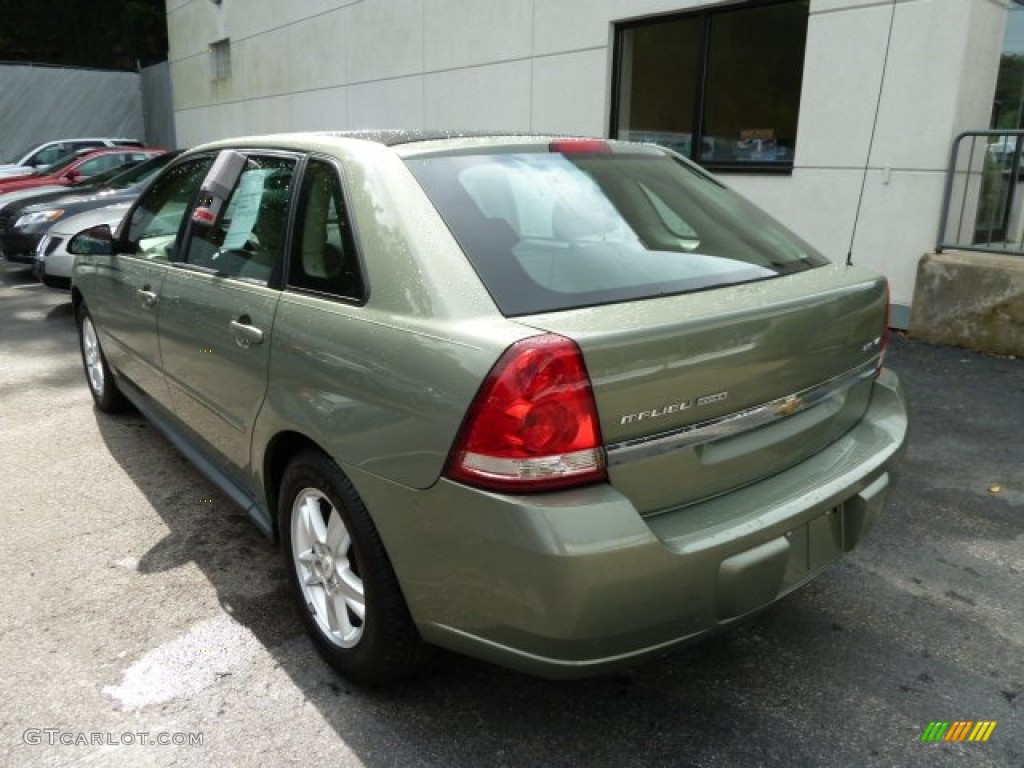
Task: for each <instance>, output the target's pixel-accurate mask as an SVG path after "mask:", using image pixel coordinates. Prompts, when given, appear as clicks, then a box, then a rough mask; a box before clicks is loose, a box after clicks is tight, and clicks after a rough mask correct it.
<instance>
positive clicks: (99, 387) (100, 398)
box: [75, 303, 128, 413]
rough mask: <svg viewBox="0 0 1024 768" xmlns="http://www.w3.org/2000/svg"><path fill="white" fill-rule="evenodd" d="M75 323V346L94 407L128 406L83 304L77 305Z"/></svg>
mask: <svg viewBox="0 0 1024 768" xmlns="http://www.w3.org/2000/svg"><path fill="white" fill-rule="evenodd" d="M75 320H76V322H77V324H78V349H79V351H80V352H81V353H82V368H83V369H84V371H85V381H86V383H87V384H88V385H89V392H90V394H92V399H93V402H95V403H96V407H97V408H98V409H99V410H101V411H103V412H104V413H116V412H118V411H123V410H125V408H127V407H128V401H127V400H126V399H125V397H124V395H123V394H121V390H120V389H118V388H117V382H116V381H115V380H114V375H113V373H111V371H110V366H109V365H107V358H106V357H105V356H104V354H103V348H102V347H101V346H100V338H99V335H98V333H97V332H96V326H95V325H94V324H93V322H92V317H91V316H90V315H89V310H88V309H86V307H85V304H84V303H82V304H79V305H78V313H77V315H76V317H75Z"/></svg>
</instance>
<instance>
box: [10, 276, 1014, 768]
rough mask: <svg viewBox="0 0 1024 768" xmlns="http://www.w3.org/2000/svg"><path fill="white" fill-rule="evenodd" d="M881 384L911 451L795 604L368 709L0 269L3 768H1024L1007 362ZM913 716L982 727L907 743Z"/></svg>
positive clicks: (222, 501) (451, 682) (911, 368)
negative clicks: (651, 655) (842, 554)
mask: <svg viewBox="0 0 1024 768" xmlns="http://www.w3.org/2000/svg"><path fill="white" fill-rule="evenodd" d="M889 365H890V367H892V368H893V369H895V370H896V371H897V372H899V373H900V375H901V376H902V377H903V379H904V382H905V383H906V386H907V388H908V390H909V393H910V396H911V400H912V407H913V426H912V438H911V445H910V448H909V451H908V453H907V455H906V458H905V459H904V461H903V463H902V465H901V469H900V472H899V475H898V477H897V479H896V483H895V488H894V490H893V493H892V495H891V496H890V501H889V504H888V508H887V511H886V513H885V515H884V517H883V518H882V519H881V520H880V522H879V524H878V525H877V526H876V527H875V529H874V530H873V531H872V532H871V535H870V536H869V537H868V538H867V540H866V541H864V542H863V543H862V544H861V546H860V548H859V549H858V550H856V551H855V552H853V553H852V554H851V555H850V556H848V557H847V558H846V559H845V560H844V561H843V562H842V563H841V564H840V565H838V566H837V567H835V568H833V569H832V570H830V571H829V572H827V573H826V574H824V575H823V576H822V577H821V578H819V579H818V580H816V581H815V582H813V583H812V584H810V585H809V586H807V587H805V588H804V589H802V590H800V591H798V592H797V593H795V594H794V595H791V596H790V597H788V598H787V599H785V600H784V601H782V602H781V603H779V604H778V605H776V606H774V607H773V608H771V609H770V610H768V611H766V612H764V613H762V614H760V615H759V616H757V617H756V618H754V619H752V620H750V621H748V622H746V623H744V624H742V625H741V626H738V627H736V628H734V629H733V630H732V631H729V632H727V633H724V634H721V635H719V636H716V637H714V638H712V639H710V640H708V641H706V642H703V643H700V644H698V645H693V646H690V647H688V648H685V649H683V650H680V651H678V652H676V653H673V654H672V655H670V656H668V657H666V658H664V659H660V660H657V661H654V662H651V663H648V664H644V665H643V666H640V667H636V668H635V669H632V670H630V671H628V672H625V673H621V674H616V675H612V676H607V677H601V678H596V679H591V680H584V681H579V682H572V683H557V682H548V681H544V680H538V679H533V678H530V677H526V676H524V675H520V674H517V673H515V672H510V671H507V670H503V669H500V668H498V667H494V666H491V665H488V664H485V663H482V662H477V661H473V660H470V659H466V658H463V657H459V656H456V655H454V654H447V653H438V654H437V656H436V658H435V659H434V660H433V661H432V663H431V664H430V665H429V666H428V667H427V668H426V669H425V670H424V671H423V672H422V673H420V674H419V675H417V676H416V677H415V678H413V679H411V680H409V681H407V682H405V683H403V684H401V685H399V686H396V687H393V688H388V689H379V690H366V689H361V688H358V687H354V686H352V685H350V684H349V683H347V682H346V681H345V680H344V679H342V678H340V677H338V676H337V675H335V674H334V673H333V672H332V671H331V670H330V669H329V668H328V667H326V665H325V664H324V663H323V662H321V661H320V659H319V657H318V656H317V655H316V653H315V652H314V651H313V649H312V647H311V645H310V643H309V642H308V641H307V639H306V636H305V634H304V633H303V631H302V628H301V626H300V624H299V621H298V619H297V618H296V617H295V616H294V615H293V613H292V609H291V606H290V603H289V601H288V599H287V593H286V581H285V570H284V566H283V564H282V560H281V557H280V554H279V553H278V551H277V550H276V548H275V547H274V546H273V545H271V544H270V543H268V542H267V541H266V540H265V539H264V538H263V537H262V536H261V534H259V533H258V532H257V530H256V529H255V528H254V527H253V526H252V525H251V524H250V523H249V522H248V520H247V518H246V517H245V515H244V514H243V513H242V510H240V509H239V508H237V507H236V506H234V505H233V504H232V503H231V502H230V501H229V500H228V499H227V498H226V497H224V496H223V495H222V494H221V493H220V492H219V491H217V490H216V489H215V488H214V486H213V485H212V484H210V483H209V482H208V481H206V480H205V479H204V478H203V477H202V476H201V475H200V474H199V473H198V472H197V471H196V470H195V469H193V468H192V467H191V465H189V464H188V462H186V461H185V459H184V458H183V457H182V456H181V455H180V454H178V453H177V452H176V451H175V450H174V448H173V447H171V445H170V444H169V443H168V442H167V441H166V440H164V439H163V438H162V437H161V436H160V435H159V434H158V433H157V432H156V431H155V430H154V429H153V428H152V427H150V426H149V425H148V423H147V422H146V421H145V420H144V419H142V418H141V417H140V416H138V415H137V414H127V415H123V416H118V417H110V416H106V415H103V414H100V413H98V412H97V411H95V410H94V409H93V407H92V403H91V400H90V397H89V393H88V391H87V389H86V385H85V382H84V379H83V375H82V372H81V364H80V361H79V357H78V352H77V342H76V337H75V330H74V323H73V320H72V316H71V309H70V302H69V299H68V296H67V294H61V293H57V292H54V291H51V290H49V289H46V288H44V287H42V286H40V285H38V284H36V283H34V282H33V281H32V280H31V279H30V276H29V275H28V274H27V272H25V271H24V270H22V269H19V268H15V267H13V266H10V265H7V264H4V263H2V262H0V520H2V522H3V535H0V568H2V575H3V589H0V649H2V653H0V681H2V688H0V691H2V696H0V765H3V766H81V765H85V766H126V765H131V766H140V767H142V766H171V765H174V766H210V765H222V766H261V767H263V766H277V765H292V764H303V765H327V764H331V765H333V766H374V767H376V766H472V767H473V768H481V767H484V766H574V767H575V766H583V767H586V768H590V767H596V766H621V765H629V766H685V765H692V766H856V767H857V768H864V767H866V766H929V768H935V767H936V766H972V767H973V766H993V768H996V767H998V768H1024V717H1022V708H1024V589H1022V587H1024V362H1022V361H1020V360H1013V359H1005V358H997V357H989V356H985V355H980V354H976V353H973V352H968V351H964V350H960V349H953V348H940V347H932V346H928V345H925V344H922V343H919V342H915V341H913V340H910V339H907V338H905V337H902V336H899V335H896V336H894V338H893V340H892V344H891V350H890V355H889ZM934 721H943V722H946V721H948V722H953V721H972V722H978V721H995V723H996V725H995V727H994V728H993V729H992V731H991V734H990V736H989V739H988V741H985V742H981V743H973V742H937V743H932V742H922V740H921V736H922V734H923V733H924V731H925V730H926V728H928V726H929V724H930V723H931V722H934ZM161 742H166V743H161Z"/></svg>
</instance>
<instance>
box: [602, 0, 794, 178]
mask: <svg viewBox="0 0 1024 768" xmlns="http://www.w3.org/2000/svg"><path fill="white" fill-rule="evenodd" d="M808 5H809V2H808V0H784V1H782V2H774V3H769V4H758V5H755V6H752V7H751V6H746V5H744V6H733V7H729V8H723V9H716V10H709V11H704V12H700V13H693V14H686V15H681V16H674V17H670V18H667V19H666V18H659V19H657V20H654V21H644V22H641V23H636V24H624V25H621V26H620V27H619V28H618V29H617V30H616V41H615V55H616V74H615V86H614V87H615V98H614V109H613V115H612V127H611V133H612V135H613V136H615V137H617V138H621V139H630V140H633V141H648V142H652V143H655V144H662V145H664V146H666V147H669V148H670V149H673V150H675V151H676V152H679V153H680V154H682V155H684V156H685V157H688V158H689V159H691V160H694V161H696V162H699V163H701V164H702V165H704V166H706V167H710V168H713V169H715V170H749V169H754V170H758V169H760V170H768V169H774V170H788V169H790V168H792V165H793V156H794V153H795V150H796V132H797V118H798V115H799V109H800V88H801V83H802V80H803V66H804V48H805V43H806V38H807V14H808Z"/></svg>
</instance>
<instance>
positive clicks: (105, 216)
mask: <svg viewBox="0 0 1024 768" xmlns="http://www.w3.org/2000/svg"><path fill="white" fill-rule="evenodd" d="M129 207H131V201H129V202H124V203H117V204H115V205H108V206H106V207H104V208H94V209H93V210H91V211H86V212H84V213H80V214H78V215H77V216H69V217H68V218H66V219H63V220H62V221H59V222H57V223H56V224H54V225H53V227H51V228H50V231H49V232H48V233H47V234H45V235H43V237H42V238H41V239H40V240H39V244H38V245H36V252H35V257H36V258H35V262H34V263H33V265H32V273H33V274H34V275H35V276H36V277H37V278H39V279H40V280H41V281H42V282H43V283H44V284H45V285H47V286H49V287H50V288H55V289H57V290H60V291H67V290H69V289H70V288H71V267H72V266H74V263H75V257H74V256H73V255H72V254H71V253H69V252H68V241H70V240H71V238H72V237H74V236H75V235H77V234H78V233H79V232H83V231H85V230H87V229H91V228H92V227H98V226H101V225H103V224H106V225H107V226H108V227H110V228H111V229H116V228H117V225H118V224H120V223H121V219H123V218H124V214H125V212H126V211H127V210H128V208H129Z"/></svg>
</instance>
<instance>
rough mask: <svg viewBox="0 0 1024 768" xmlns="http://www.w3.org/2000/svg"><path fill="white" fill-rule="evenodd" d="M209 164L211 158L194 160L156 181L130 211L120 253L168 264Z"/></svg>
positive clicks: (176, 167)
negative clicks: (183, 222)
mask: <svg viewBox="0 0 1024 768" xmlns="http://www.w3.org/2000/svg"><path fill="white" fill-rule="evenodd" d="M212 162H213V160H212V158H210V157H198V158H194V159H192V160H188V161H185V162H182V163H178V164H177V165H175V166H173V167H172V168H168V169H167V171H166V173H164V174H163V175H161V176H159V177H158V178H157V179H155V180H154V181H153V184H152V185H151V186H150V187H149V188H148V189H147V190H146V192H145V194H143V195H142V197H141V198H140V199H139V203H138V205H137V206H136V207H135V208H134V209H133V210H132V213H131V216H130V218H129V219H128V222H127V225H126V226H127V229H126V230H125V232H124V235H123V237H122V241H123V242H122V244H121V248H120V250H122V251H123V252H125V253H129V254H134V255H136V256H140V257H142V258H144V259H157V260H160V261H168V260H169V259H170V257H171V250H172V248H173V246H174V241H175V238H176V237H177V236H178V231H179V230H180V229H181V224H182V220H183V218H184V216H185V212H186V211H187V210H188V209H189V207H190V206H191V205H192V203H193V202H195V199H196V196H197V195H198V194H199V185H200V184H201V183H202V181H203V178H204V177H205V176H206V172H207V171H208V170H209V168H210V164H211V163H212Z"/></svg>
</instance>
